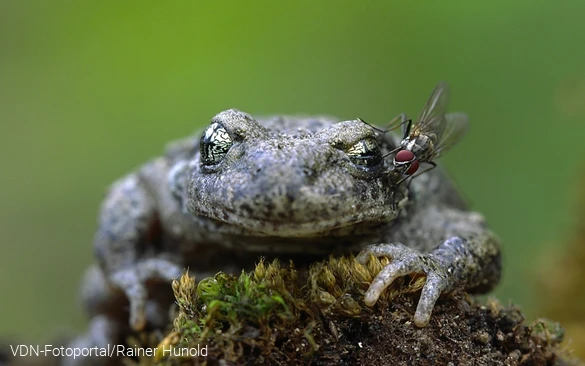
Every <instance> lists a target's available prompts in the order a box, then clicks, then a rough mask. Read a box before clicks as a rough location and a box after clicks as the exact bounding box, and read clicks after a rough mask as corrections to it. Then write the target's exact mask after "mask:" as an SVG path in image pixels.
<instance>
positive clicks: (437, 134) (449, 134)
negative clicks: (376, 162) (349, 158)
mask: <svg viewBox="0 0 585 366" xmlns="http://www.w3.org/2000/svg"><path fill="white" fill-rule="evenodd" d="M448 103H449V86H448V85H447V84H445V83H440V84H439V85H437V87H436V88H435V90H433V92H432V94H431V96H430V97H429V99H428V101H427V103H426V104H425V106H424V108H423V109H422V111H421V112H420V115H419V117H418V119H417V120H416V122H414V123H413V121H412V120H411V119H407V117H406V115H405V114H404V113H402V114H400V115H398V116H396V117H395V118H394V119H392V121H390V122H389V124H388V128H387V130H393V129H395V128H398V126H402V141H401V142H400V145H399V146H398V147H397V148H396V149H394V150H392V151H391V152H390V153H388V155H391V154H394V158H393V165H394V169H395V170H396V171H398V172H400V173H401V174H402V176H403V178H402V179H401V180H400V181H399V182H398V183H397V184H400V183H402V182H403V181H405V180H406V179H408V178H410V177H413V178H414V177H415V176H417V175H420V174H422V173H425V172H427V171H429V170H431V169H433V168H435V167H436V166H437V164H435V162H434V160H435V159H437V158H438V157H439V156H440V155H441V154H442V153H444V152H446V151H447V150H448V149H449V148H451V147H452V146H453V145H455V144H456V143H457V142H459V140H460V139H461V138H462V137H463V135H465V133H466V132H467V129H468V126H469V119H468V117H467V115H466V114H464V113H449V114H445V112H446V110H447V104H448ZM421 163H426V164H429V165H430V167H429V168H427V169H425V170H423V171H420V172H418V174H416V175H414V174H415V173H416V172H417V171H418V169H419V167H420V164H421Z"/></svg>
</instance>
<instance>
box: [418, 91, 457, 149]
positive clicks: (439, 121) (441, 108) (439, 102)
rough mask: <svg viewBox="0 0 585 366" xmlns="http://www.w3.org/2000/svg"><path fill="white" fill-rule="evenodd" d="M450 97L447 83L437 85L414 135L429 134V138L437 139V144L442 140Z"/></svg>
mask: <svg viewBox="0 0 585 366" xmlns="http://www.w3.org/2000/svg"><path fill="white" fill-rule="evenodd" d="M449 95H450V91H449V86H448V85H447V84H446V83H440V84H439V85H437V87H436V88H435V90H433V92H432V93H431V96H430V97H429V100H427V103H426V104H425V106H424V107H423V109H422V111H421V112H420V116H419V117H418V120H417V121H416V123H415V125H414V127H413V131H412V134H414V135H420V134H427V135H429V137H435V141H434V142H435V143H436V142H437V141H440V140H441V136H442V135H443V133H444V130H445V125H446V119H445V112H446V111H447V105H448V104H449Z"/></svg>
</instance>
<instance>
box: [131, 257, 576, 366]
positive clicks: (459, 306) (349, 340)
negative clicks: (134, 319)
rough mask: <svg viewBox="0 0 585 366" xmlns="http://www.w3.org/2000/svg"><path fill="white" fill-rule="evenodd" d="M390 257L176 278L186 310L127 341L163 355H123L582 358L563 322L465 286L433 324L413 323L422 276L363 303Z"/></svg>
mask: <svg viewBox="0 0 585 366" xmlns="http://www.w3.org/2000/svg"><path fill="white" fill-rule="evenodd" d="M386 263H387V260H386V259H384V258H382V259H376V258H373V257H372V258H370V261H369V263H368V266H362V265H360V264H359V263H357V262H356V261H355V260H354V259H353V258H330V259H329V260H327V261H325V262H320V263H315V264H314V265H312V266H311V268H310V269H309V270H308V271H307V270H296V269H295V268H294V266H293V264H292V263H289V264H288V265H283V264H282V263H280V262H278V261H274V262H272V263H269V264H267V263H265V262H264V261H261V262H260V263H259V264H258V265H257V266H256V268H255V270H254V271H253V272H251V273H245V272H242V274H241V275H240V276H230V275H227V274H224V273H218V274H217V275H216V276H215V277H213V278H206V279H203V280H202V281H200V282H199V283H197V282H196V281H195V279H194V278H192V277H189V275H188V274H185V275H183V277H181V278H180V279H178V280H175V281H174V282H173V290H174V293H175V296H176V300H177V305H178V309H177V311H176V317H175V319H174V322H173V328H172V330H170V331H169V333H168V335H167V336H166V337H165V338H164V339H163V340H162V342H158V341H156V340H155V339H156V338H157V337H156V335H154V334H142V335H140V336H139V337H138V338H135V339H132V340H130V341H129V344H133V345H135V344H139V345H140V346H149V347H158V353H157V355H156V357H155V358H152V357H142V358H139V359H135V360H129V359H127V360H125V361H126V362H127V363H128V364H134V365H142V366H145V365H193V364H209V365H216V364H222V365H232V364H233V365H254V364H271V365H279V364H281V365H295V364H297V365H300V364H303V365H304V364H313V365H337V364H342V363H343V364H364V365H366V364H367V365H449V364H451V365H579V364H582V363H579V361H578V360H570V359H569V356H568V354H565V353H563V351H562V350H561V349H560V348H559V346H558V345H559V343H560V342H561V341H562V339H563V330H562V328H561V327H560V326H559V325H558V324H555V323H552V322H547V321H544V320H538V321H535V322H533V323H532V324H524V317H523V315H522V313H521V312H520V311H519V310H518V309H517V308H515V307H513V306H510V307H502V306H501V305H500V304H499V303H498V302H497V301H495V300H488V301H487V304H485V305H482V304H480V303H478V302H476V301H475V300H474V299H473V298H472V297H470V296H469V295H468V294H466V293H463V292H455V293H451V294H447V295H445V296H443V297H441V298H440V299H439V301H438V302H437V304H436V306H435V310H434V312H433V316H432V319H431V322H430V324H429V325H428V326H427V327H425V328H419V327H417V326H415V325H414V323H413V322H412V317H413V314H414V311H415V309H416V303H417V300H418V297H419V296H420V291H419V290H420V289H421V287H422V285H423V284H424V280H425V278H424V276H407V277H404V278H401V279H399V280H397V281H396V282H395V283H394V284H393V285H392V286H391V288H389V289H388V290H387V291H386V292H385V293H384V296H383V297H381V298H380V300H379V301H378V302H377V303H376V305H375V306H374V307H371V308H370V307H367V306H365V305H364V304H363V301H362V299H363V295H364V293H365V291H366V290H367V288H368V284H369V283H370V282H371V280H372V279H373V277H374V276H375V274H376V273H378V272H379V270H380V269H381V267H382V266H383V265H384V264H386ZM158 339H159V340H160V338H158ZM170 349H173V352H172V353H169V352H170V351H169V350H170ZM163 350H167V352H166V353H164V352H163ZM180 353H182V355H179V354H180ZM203 353H205V354H204V355H202V354H203ZM189 354H190V355H189Z"/></svg>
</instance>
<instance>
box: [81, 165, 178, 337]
mask: <svg viewBox="0 0 585 366" xmlns="http://www.w3.org/2000/svg"><path fill="white" fill-rule="evenodd" d="M157 226H158V218H157V211H156V208H155V205H154V202H153V199H152V197H151V196H150V194H149V191H148V190H147V189H146V188H145V184H144V182H142V181H141V180H140V177H139V176H138V175H137V174H132V175H130V176H128V177H126V178H124V179H122V180H120V181H118V182H116V183H115V184H114V185H113V186H112V189H111V190H110V192H109V194H108V197H107V198H106V200H105V202H104V204H103V206H102V212H101V216H100V225H99V230H98V233H97V235H96V239H95V246H94V247H95V251H96V256H97V259H98V262H99V264H100V267H101V269H102V271H103V272H104V274H105V276H106V278H107V281H108V282H109V284H110V285H113V287H114V288H115V289H117V290H121V291H122V292H123V293H124V294H125V295H126V297H127V298H128V301H129V305H130V309H129V310H130V314H129V317H130V319H129V323H130V326H131V327H132V328H133V329H134V330H141V329H143V328H144V327H145V326H146V324H147V323H148V319H147V317H146V311H145V309H146V304H147V300H148V298H149V293H148V287H147V284H148V283H151V284H153V283H167V284H169V285H170V283H171V280H172V279H173V278H177V277H179V276H180V275H181V273H182V272H183V268H182V266H180V265H178V264H176V263H173V262H171V261H169V260H168V259H165V258H159V257H157V254H156V253H154V252H153V248H156V246H157V242H156V241H157V240H159V236H160V233H159V232H158V231H160V228H158V227H157ZM169 289H170V288H169ZM91 301H92V300H91V299H87V301H86V302H87V303H91Z"/></svg>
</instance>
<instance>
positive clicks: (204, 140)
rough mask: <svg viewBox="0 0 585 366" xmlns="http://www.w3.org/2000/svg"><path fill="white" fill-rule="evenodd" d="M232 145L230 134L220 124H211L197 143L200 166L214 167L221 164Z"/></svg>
mask: <svg viewBox="0 0 585 366" xmlns="http://www.w3.org/2000/svg"><path fill="white" fill-rule="evenodd" d="M233 143H234V142H233V140H232V138H231V136H230V134H229V133H228V132H227V130H226V129H225V127H223V125H222V124H220V123H212V124H211V125H210V126H209V127H207V129H206V130H205V131H204V132H203V135H202V136H201V141H200V142H199V148H200V151H201V164H203V165H215V164H217V163H219V162H221V161H222V160H223V158H224V156H225V155H226V154H227V152H228V150H229V149H230V147H232V145H233Z"/></svg>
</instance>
